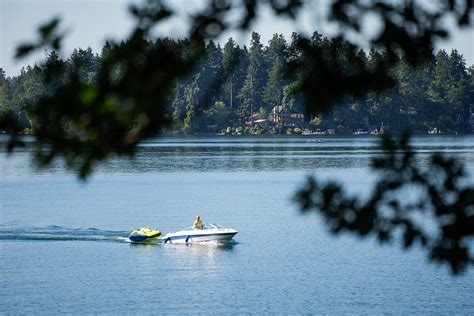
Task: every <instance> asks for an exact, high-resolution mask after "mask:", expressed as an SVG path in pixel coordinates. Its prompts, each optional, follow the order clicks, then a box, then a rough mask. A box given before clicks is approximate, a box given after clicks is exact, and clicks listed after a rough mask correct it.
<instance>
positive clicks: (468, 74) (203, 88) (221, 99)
mask: <svg viewBox="0 0 474 316" xmlns="http://www.w3.org/2000/svg"><path fill="white" fill-rule="evenodd" d="M298 39H299V35H298V34H296V33H294V34H293V35H292V38H291V41H290V42H288V41H287V40H286V39H285V38H284V37H283V36H282V35H277V34H275V35H274V36H273V38H272V39H271V40H270V41H269V42H268V43H267V45H264V44H263V43H262V42H261V39H260V35H259V34H257V33H255V32H254V33H252V38H251V41H250V43H249V45H248V47H247V46H243V47H241V46H239V45H237V44H236V43H235V42H234V40H233V39H232V38H230V39H229V40H228V41H227V42H226V44H225V45H224V46H223V47H221V46H220V45H219V44H216V43H215V42H213V41H209V42H208V43H207V44H206V46H205V50H204V55H203V57H202V59H201V60H200V62H199V64H198V65H197V66H196V67H195V69H193V70H192V71H191V72H190V73H189V74H188V75H187V76H186V77H185V78H183V79H182V80H179V81H178V82H176V83H175V84H174V88H173V90H174V91H173V93H172V94H171V95H170V97H169V100H168V116H169V119H170V122H171V125H170V127H169V131H168V132H173V133H174V132H175V133H198V132H215V131H220V130H224V129H226V128H227V127H229V126H230V127H234V128H235V127H245V122H246V121H247V122H248V121H249V117H250V116H251V114H255V115H254V119H266V118H268V116H269V113H270V112H271V110H272V109H273V107H275V106H279V105H282V106H284V108H285V109H286V110H287V111H288V112H290V113H304V98H303V96H302V94H301V82H300V79H299V78H301V77H302V74H301V73H298V71H293V72H291V73H290V72H288V71H287V66H288V65H289V64H291V63H292V62H294V61H295V60H297V59H298V58H299V57H300V56H301V51H300V50H299V47H298V45H297V44H296V43H297V41H298ZM311 41H312V43H311V44H312V45H318V46H319V47H321V48H323V49H324V50H325V51H326V52H327V53H328V54H337V56H338V58H341V59H342V61H344V59H347V60H350V59H351V56H352V57H353V56H354V54H356V55H357V58H358V59H359V60H363V61H364V63H365V64H366V66H367V67H371V66H372V65H373V64H374V63H375V61H376V60H377V59H378V58H382V57H383V54H384V52H380V51H377V50H375V49H371V50H370V51H369V52H365V51H363V50H355V49H354V46H353V45H351V44H350V43H348V42H345V41H341V40H336V39H328V38H325V37H322V36H321V35H320V34H318V33H314V34H313V36H312V37H311ZM157 42H160V44H163V43H164V44H166V45H171V46H173V47H174V48H177V51H179V52H180V53H181V54H182V56H183V58H185V56H186V54H188V52H189V41H188V40H186V39H179V40H174V39H169V38H161V39H158V40H157ZM123 44H124V43H122V44H121V45H123ZM155 44H156V42H150V44H149V45H150V46H152V45H155ZM113 49H114V47H113V46H111V45H109V44H105V45H104V47H103V48H102V51H101V52H100V54H95V53H94V52H93V51H92V50H91V49H90V48H88V49H85V50H84V49H76V50H74V52H73V53H72V54H71V56H70V57H69V58H68V59H67V60H61V59H60V58H59V56H58V55H57V54H56V53H55V52H51V53H49V54H48V56H47V58H46V61H45V62H46V63H64V64H65V65H66V66H67V67H66V68H67V69H75V70H78V71H79V74H80V77H81V79H82V80H84V81H86V82H94V80H95V79H96V76H97V70H98V69H99V67H101V59H102V56H104V55H106V54H108V53H110V52H111V51H112V50H113ZM342 64H344V63H342ZM347 67H348V69H347V71H350V63H347ZM44 69H45V67H43V66H41V65H34V66H33V67H31V66H28V67H26V68H24V69H22V70H21V73H20V75H18V76H17V77H8V78H7V77H6V76H5V73H4V71H3V70H2V69H1V68H0V111H7V110H13V111H14V112H15V113H16V115H18V117H19V118H20V120H21V122H22V124H24V127H25V128H27V129H31V130H32V131H33V132H34V122H32V121H31V120H29V119H28V114H27V107H28V104H31V103H34V102H35V101H36V100H38V99H39V98H40V97H41V96H43V95H47V94H51V93H52V92H53V91H55V89H56V88H57V87H58V86H60V85H61V84H62V82H64V80H67V79H66V78H67V76H66V75H65V76H64V77H61V76H59V77H57V78H55V80H53V81H52V82H48V83H47V84H46V83H45V82H46V81H45V80H44V78H45V75H47V74H45V73H44ZM390 71H391V75H392V77H393V79H394V81H395V85H394V86H393V87H392V88H391V89H389V90H387V91H385V92H384V93H374V92H370V91H367V92H366V93H365V94H363V95H362V96H360V97H359V98H357V99H355V98H347V99H345V100H343V101H342V102H340V103H338V104H337V105H336V106H334V107H333V108H332V109H331V110H330V111H329V112H326V113H324V114H314V115H310V114H305V119H304V121H305V125H306V127H309V128H311V129H321V130H325V129H328V128H332V129H335V130H336V132H338V133H349V132H352V131H354V130H356V129H359V128H363V129H365V128H367V127H369V126H377V127H378V126H380V125H381V124H382V122H383V124H384V126H386V127H387V128H389V130H390V131H394V132H396V131H400V130H403V129H407V128H409V129H411V130H412V131H415V132H421V133H426V131H427V130H429V129H433V128H436V129H438V130H442V131H445V132H452V133H454V132H468V131H470V130H471V126H470V125H469V118H470V110H471V108H472V107H473V106H474V66H471V67H470V68H467V66H466V63H465V60H464V58H463V56H462V55H461V54H459V53H458V52H457V51H456V50H454V49H453V50H452V51H451V52H449V53H448V52H446V51H444V50H440V51H437V52H436V53H435V54H434V55H432V58H431V60H427V61H426V62H425V63H424V64H423V65H422V66H420V67H418V68H416V69H413V68H411V67H410V66H409V65H408V63H407V62H406V61H405V60H404V58H403V57H400V58H399V60H398V62H397V63H395V64H394V65H393V67H392V69H391V70H390ZM116 73H117V76H120V69H119V68H118V69H117V71H116ZM333 89H335V90H337V89H338V87H337V86H334V87H333ZM242 130H243V129H242ZM245 130H246V131H248V132H253V131H254V129H251V128H247V129H245Z"/></svg>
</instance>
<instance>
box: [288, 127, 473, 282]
mask: <svg viewBox="0 0 474 316" xmlns="http://www.w3.org/2000/svg"><path fill="white" fill-rule="evenodd" d="M381 148H382V149H383V150H384V154H383V156H381V157H378V158H374V159H373V161H372V169H373V171H374V172H375V173H376V174H377V175H378V176H379V179H378V181H377V182H376V183H375V186H374V189H373V191H372V193H371V194H370V195H369V196H368V197H367V198H366V199H361V198H359V197H357V196H351V195H349V194H347V193H345V192H344V189H343V188H342V187H341V186H340V185H339V184H337V183H335V182H328V183H325V184H322V183H320V182H319V181H317V180H316V179H315V178H314V177H310V178H309V179H308V181H307V183H306V185H305V186H304V187H303V188H302V189H300V190H299V192H298V193H297V195H296V198H295V200H296V201H297V202H298V204H299V206H300V209H301V212H302V213H308V212H317V213H319V214H321V215H322V216H323V218H324V219H325V220H326V223H327V225H328V227H329V229H330V231H331V232H333V233H335V234H338V233H341V232H344V231H347V232H351V233H354V234H358V235H360V236H369V235H373V236H376V237H377V238H378V240H379V241H380V242H389V241H391V240H392V239H400V240H401V242H402V245H403V247H405V248H409V247H411V246H413V245H414V244H419V245H421V246H422V247H423V248H425V249H426V250H427V251H428V252H429V256H430V259H432V260H436V261H438V262H441V263H447V264H449V265H450V267H451V269H452V271H453V273H459V272H462V271H464V270H465V269H466V268H467V266H468V265H472V264H474V257H473V256H472V253H471V252H470V248H471V246H472V236H473V235H474V189H473V188H472V187H469V185H468V184H466V181H465V180H466V173H465V171H464V169H463V167H462V165H460V164H459V163H458V162H457V161H456V160H454V159H452V158H446V157H443V156H442V155H440V154H435V155H433V156H432V157H431V160H430V161H429V163H428V164H427V165H426V164H423V167H421V166H419V165H418V164H417V163H416V160H415V155H416V153H415V152H414V151H413V149H412V147H411V146H410V144H409V137H408V136H407V134H405V135H402V136H401V137H400V138H399V139H398V140H394V139H392V138H390V137H388V136H386V137H384V138H383V142H382V144H381ZM410 193H415V194H414V195H413V194H410ZM414 196H416V197H414Z"/></svg>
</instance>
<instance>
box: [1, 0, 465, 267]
mask: <svg viewBox="0 0 474 316" xmlns="http://www.w3.org/2000/svg"><path fill="white" fill-rule="evenodd" d="M206 3H207V6H205V8H204V9H202V10H200V11H199V12H196V14H194V15H193V21H192V23H191V26H190V31H189V34H188V36H187V39H183V40H170V39H166V38H165V39H163V38H160V39H153V38H152V35H151V30H152V29H153V28H154V27H155V26H156V25H157V24H159V23H161V22H162V21H163V20H165V19H166V18H168V17H170V16H172V15H173V14H174V12H173V11H172V10H171V9H170V8H169V7H168V6H167V5H166V2H163V1H159V0H147V1H143V2H142V3H141V4H138V5H132V6H131V8H130V12H131V13H132V14H133V15H134V16H135V17H136V25H135V27H134V29H133V30H132V32H131V35H130V36H129V38H127V39H126V40H124V41H123V42H120V43H108V44H106V45H105V46H104V49H103V50H102V52H101V54H100V56H95V55H94V54H93V53H92V52H91V51H90V50H77V51H75V52H74V53H73V54H72V55H71V57H70V58H69V59H68V60H66V61H65V60H61V59H60V58H59V57H58V54H57V53H56V52H59V51H60V48H61V41H62V39H63V37H64V33H62V32H61V30H60V28H59V24H60V21H59V20H58V19H53V20H51V21H50V22H49V23H46V24H44V25H43V26H41V27H40V29H39V37H38V39H37V40H36V41H33V42H31V43H26V44H23V45H21V46H20V47H19V48H18V51H17V57H18V58H21V57H23V56H25V55H27V54H29V53H30V52H32V51H35V50H38V49H44V48H48V49H50V50H52V51H53V52H52V53H51V54H50V55H49V56H48V58H47V60H46V61H45V62H44V63H43V64H42V65H39V66H34V67H30V68H27V69H26V70H25V71H24V72H22V74H21V75H20V76H19V77H18V78H13V79H10V80H8V79H6V78H5V75H4V73H3V71H2V72H0V76H1V77H0V84H1V85H0V92H1V94H0V102H2V103H1V105H2V112H3V114H2V117H1V118H0V130H5V131H7V132H8V133H10V134H11V135H12V138H11V141H10V142H9V145H8V146H9V149H10V150H13V148H14V147H15V146H17V145H21V140H20V139H19V138H18V137H17V134H18V133H19V132H21V131H22V130H23V128H24V127H25V126H28V124H31V126H32V127H33V129H34V137H35V139H36V146H35V155H36V161H37V162H38V163H39V164H42V165H48V164H49V163H50V162H51V161H52V160H53V159H55V158H57V157H62V158H64V160H65V161H66V163H67V165H68V166H69V167H70V168H72V169H73V170H77V171H78V173H79V175H80V176H81V177H86V176H87V175H88V174H89V173H90V172H91V171H92V170H93V166H94V164H96V163H97V162H98V161H101V160H104V159H106V158H107V157H109V156H110V155H113V154H119V155H133V154H134V152H135V150H136V147H137V144H138V143H139V142H140V141H142V140H144V139H146V138H149V137H152V136H155V135H157V134H159V133H161V132H162V130H163V128H166V127H169V126H170V124H171V123H173V124H174V125H173V126H175V127H179V128H182V129H183V130H184V131H190V132H192V131H195V130H199V129H200V128H201V127H202V122H201V121H200V120H201V118H202V117H207V118H206V119H207V120H208V121H209V122H212V123H214V125H215V124H217V125H219V124H221V123H222V122H223V121H227V120H229V119H230V120H231V121H232V120H233V121H235V122H239V121H241V120H242V119H244V118H245V117H246V116H248V115H249V114H250V113H252V112H257V111H258V112H260V111H261V112H262V113H264V112H265V111H268V110H269V108H270V107H271V106H273V105H277V104H279V103H282V104H284V105H285V106H286V107H289V108H292V109H293V110H295V111H298V110H300V109H304V111H305V112H306V113H311V114H312V115H315V116H316V115H317V117H316V118H315V120H314V122H315V123H319V124H325V123H332V124H339V125H342V126H344V125H346V126H350V125H351V124H354V121H357V120H358V119H360V118H361V117H369V118H372V119H374V120H376V121H379V120H380V121H383V120H385V121H387V120H388V122H390V120H393V119H395V118H397V117H399V114H400V113H401V112H404V113H408V112H410V111H412V110H414V111H416V112H418V113H420V114H419V115H420V119H419V120H416V122H413V124H415V126H414V127H415V128H422V127H430V126H433V127H434V126H436V127H439V128H442V129H448V130H449V129H455V126H458V125H456V123H455V122H453V121H455V120H457V118H456V115H458V114H459V115H465V114H466V111H467V107H468V106H469V104H470V103H472V100H473V74H472V72H473V69H472V68H471V69H470V70H469V71H467V69H466V65H465V62H464V60H463V58H462V56H461V55H459V54H458V53H457V52H456V51H453V52H451V53H450V54H448V53H446V52H444V51H440V52H438V53H437V54H436V56H434V57H433V47H434V44H435V42H436V41H437V40H438V39H441V38H446V37H448V36H449V32H448V30H447V29H446V23H445V22H446V19H447V18H452V19H453V20H454V21H455V23H456V24H457V25H458V26H459V27H471V24H472V13H473V2H472V1H471V0H458V1H456V0H440V1H437V2H433V3H431V2H430V3H429V4H428V3H427V2H426V1H415V0H408V1H365V0H353V1H330V2H329V3H328V6H329V12H330V14H329V16H328V20H329V21H330V22H332V23H334V24H335V25H336V26H337V27H338V31H337V34H335V35H334V37H333V38H332V39H326V38H323V37H322V35H321V34H318V33H314V34H313V36H311V37H305V36H302V35H298V34H294V35H293V37H292V39H291V43H289V44H288V43H287V42H286V40H285V39H284V38H283V37H281V36H279V35H276V36H275V37H273V38H272V39H271V41H270V42H269V44H268V46H266V47H265V46H264V45H263V44H262V43H261V42H260V36H259V35H258V34H256V33H254V34H252V40H251V43H250V45H249V48H246V47H243V48H241V47H238V46H237V45H236V44H235V43H234V42H233V41H232V40H229V42H227V43H226V44H225V45H224V47H223V49H222V48H221V47H220V46H219V45H216V44H215V43H214V42H213V41H212V40H214V39H215V38H217V37H218V36H219V35H221V34H222V33H223V32H224V31H226V30H229V29H241V30H248V29H249V28H251V26H252V24H253V22H255V20H256V19H257V18H258V14H257V13H258V11H259V10H261V9H262V8H263V7H264V6H266V7H267V8H269V9H270V10H271V12H273V14H275V15H278V16H282V17H286V18H289V19H295V18H296V17H297V16H298V14H299V12H301V10H303V9H304V6H303V3H302V1H300V0H286V1H285V0H283V1H277V0H267V1H256V0H242V1H231V0H209V1H207V2H206ZM236 14H240V19H238V21H237V22H229V21H236V19H235V15H236ZM367 17H370V18H372V19H376V20H377V21H378V22H379V23H378V24H379V25H380V30H379V32H378V33H377V34H375V35H374V36H373V37H372V38H370V39H369V40H368V42H369V43H370V44H371V46H373V48H374V49H372V50H371V51H370V52H369V53H368V55H367V54H366V53H364V52H362V51H360V50H359V49H358V48H357V47H356V46H355V45H353V44H351V43H350V41H349V37H350V35H354V34H356V35H363V32H362V31H361V30H362V25H363V23H364V21H365V19H366V18H367ZM377 123H378V122H377ZM411 123H412V122H410V124H411ZM390 124H391V125H393V124H395V126H397V124H396V123H392V122H390ZM456 128H457V127H456ZM385 145H386V147H385V149H387V150H388V151H389V153H395V154H396V153H397V150H396V149H393V148H395V147H396V148H399V149H400V150H402V151H403V150H405V151H406V150H407V148H408V147H407V146H408V145H407V142H401V143H400V144H398V145H397V146H398V147H397V146H389V143H388V142H386V143H385ZM390 157H391V156H388V157H387V159H389V161H392V160H393V159H395V158H393V159H392V158H390ZM409 158H410V156H407V157H406V159H402V162H401V163H402V165H399V163H398V162H397V161H394V163H393V164H387V165H383V167H384V168H387V170H388V172H387V173H386V174H385V176H387V177H388V178H387V179H388V180H387V181H385V180H383V179H382V180H381V181H382V182H381V187H384V186H387V187H388V188H389V189H391V188H392V187H393V186H394V185H395V186H396V185H398V183H399V182H402V183H403V182H408V183H410V181H411V182H416V184H417V185H420V186H421V187H423V188H425V189H426V190H427V191H428V192H429V194H430V196H431V197H432V204H431V206H430V205H428V206H427V207H431V208H432V209H433V210H434V211H436V212H437V210H441V211H440V212H445V211H446V212H447V216H444V215H443V216H440V218H441V219H440V227H442V229H443V230H448V231H449V232H448V235H446V234H444V235H443V234H442V235H440V236H441V237H440V238H441V244H442V245H441V246H439V244H437V243H435V242H430V241H424V239H423V238H429V237H426V236H425V235H420V234H417V233H410V234H408V235H409V237H410V236H412V237H413V236H415V237H416V238H421V239H419V240H420V242H421V243H422V244H423V245H426V247H427V248H428V249H431V250H432V253H434V254H435V257H436V258H438V259H439V260H441V261H442V262H447V263H450V264H451V266H452V267H453V271H454V272H457V271H460V270H461V269H462V268H463V267H465V266H466V265H467V264H472V263H473V259H472V257H470V256H471V255H470V253H469V246H470V245H469V241H471V240H470V239H469V238H472V235H473V234H474V227H473V225H470V226H468V227H467V228H466V227H465V226H462V225H461V224H459V223H460V222H459V221H458V220H457V219H460V221H467V223H472V219H473V217H474V211H473V207H474V206H473V204H474V202H473V198H472V196H473V191H472V189H470V188H469V187H467V188H463V187H462V186H458V185H457V183H458V182H457V181H458V180H459V179H460V178H462V172H457V171H456V170H457V169H453V170H454V171H453V170H451V171H452V172H451V171H449V170H448V171H449V172H448V171H447V172H446V173H444V174H445V175H446V179H447V180H446V181H444V183H446V184H445V185H444V186H436V185H437V184H436V183H434V184H433V183H432V182H430V179H429V178H426V177H425V176H424V175H422V174H420V173H419V172H417V170H418V169H415V168H414V167H412V166H411V165H412V160H411V159H409ZM390 159H392V160H390ZM433 163H434V164H435V165H437V166H445V167H446V168H448V169H449V168H450V166H452V165H453V164H452V163H448V162H446V161H444V160H439V159H434V160H433ZM378 166H381V164H378ZM453 168H454V167H453ZM446 170H447V169H446ZM392 171H393V172H395V173H396V172H398V171H400V172H403V173H404V174H405V173H406V176H405V177H402V178H400V179H398V178H396V177H395V176H394V174H393V172H392ZM413 174H414V176H412V175H413ZM391 177H395V178H394V179H395V180H397V181H396V182H395V183H394V181H395V180H394V181H390V178H391ZM439 179H440V180H439V181H443V179H442V178H439ZM384 181H385V182H384ZM453 181H454V182H453ZM453 183H454V184H456V185H454V184H453ZM433 190H434V191H433ZM436 190H439V194H438V193H437V192H438V191H436ZM453 190H455V191H456V192H458V193H459V192H465V193H463V194H451V193H452V191H453ZM464 190H465V191H464ZM323 191H324V190H323ZM318 192H321V190H320V187H319V186H317V185H312V186H311V183H310V186H309V189H308V191H306V195H305V196H310V197H311V196H313V195H312V193H314V194H317V193H318ZM324 192H326V191H324ZM324 192H323V193H324ZM377 192H378V191H376V195H375V198H374V201H376V200H377V199H376V198H379V197H380V196H378V195H377ZM329 193H331V191H329ZM443 194H447V195H448V196H449V198H448V200H449V201H445V200H443V199H442V198H438V197H437V196H438V195H443ZM452 196H454V201H451V200H453V198H452ZM325 198H326V199H323V200H316V202H315V203H312V204H311V203H309V202H308V203H309V204H304V203H303V205H304V207H307V208H312V207H313V208H315V209H317V210H320V211H322V212H323V213H327V214H329V217H330V218H332V217H331V216H333V215H334V214H336V216H338V215H339V216H344V212H345V211H346V210H347V209H350V210H352V211H353V212H354V214H352V215H350V217H351V218H356V219H357V220H355V221H350V222H349V224H347V223H344V222H342V224H341V225H340V226H341V227H342V228H344V227H345V226H344V225H346V224H347V225H346V226H348V227H349V229H352V228H353V227H354V226H359V228H357V227H356V230H357V229H359V232H362V233H364V234H366V233H368V232H374V231H375V232H378V233H379V236H381V237H382V238H385V237H386V236H387V234H386V232H385V231H383V230H380V227H379V226H378V225H372V224H370V221H371V220H374V219H375V221H376V222H377V223H378V221H379V219H380V218H381V217H378V215H383V212H384V208H383V206H382V207H380V205H379V204H378V203H373V204H369V206H368V207H362V208H361V207H360V205H358V203H356V201H353V200H350V199H349V200H348V199H347V198H346V197H345V196H344V194H343V193H341V192H339V191H337V200H334V199H333V198H334V194H332V195H331V194H329V195H327V194H326V195H325ZM319 201H326V202H328V203H330V204H329V205H326V204H325V203H322V204H321V203H320V202H319ZM387 203H388V206H390V207H391V208H392V209H394V210H397V209H398V208H400V207H401V206H400V205H399V204H396V203H395V202H393V201H388V202H387ZM446 205H447V206H446ZM445 206H446V207H445ZM458 213H459V214H460V213H462V214H461V215H462V216H461V215H459V214H458ZM359 214H362V216H361V217H359ZM458 215H459V216H460V217H457V216H458ZM446 218H448V219H446ZM450 218H451V219H452V220H454V222H453V221H450ZM453 218H454V219H453ZM359 219H360V221H359ZM400 221H401V222H400ZM408 221H409V220H408ZM332 223H336V224H335V225H336V227H338V226H337V222H332ZM400 223H401V225H405V226H404V227H405V229H408V230H412V229H414V228H413V226H412V225H409V224H406V223H407V222H406V221H405V219H404V218H402V219H400V218H399V217H395V219H394V220H393V221H392V222H388V224H387V229H393V228H394V227H395V226H399V225H400ZM382 224H383V222H382ZM449 225H454V226H449ZM377 229H378V230H377ZM384 229H385V228H384ZM458 229H459V230H458ZM339 230H340V229H335V231H339ZM452 231H455V232H456V233H455V234H454V235H453V233H452ZM415 232H417V230H416V229H415ZM417 236H422V237H417ZM446 236H447V237H446ZM410 238H411V237H410ZM466 238H467V241H466ZM409 241H410V240H408V244H410V242H409ZM443 243H446V244H443ZM453 247H454V248H453ZM466 253H467V255H466Z"/></svg>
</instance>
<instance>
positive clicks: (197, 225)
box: [193, 216, 202, 229]
mask: <svg viewBox="0 0 474 316" xmlns="http://www.w3.org/2000/svg"><path fill="white" fill-rule="evenodd" d="M193 226H194V228H195V229H202V222H201V218H200V217H199V216H196V219H195V220H194V225H193Z"/></svg>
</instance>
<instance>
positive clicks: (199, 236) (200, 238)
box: [160, 231, 237, 244]
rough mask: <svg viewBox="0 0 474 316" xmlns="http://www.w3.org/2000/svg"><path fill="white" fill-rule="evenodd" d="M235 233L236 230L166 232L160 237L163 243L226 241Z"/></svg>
mask: <svg viewBox="0 0 474 316" xmlns="http://www.w3.org/2000/svg"><path fill="white" fill-rule="evenodd" d="M236 234H237V231H229V232H219V233H217V232H216V233H210V232H209V233H208V232H202V233H199V232H195V231H194V232H190V233H171V234H166V235H165V236H164V237H162V238H160V239H162V242H163V243H165V244H166V243H173V244H187V243H200V242H211V241H216V242H228V241H230V240H231V239H232V238H234V236H235V235H236Z"/></svg>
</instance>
